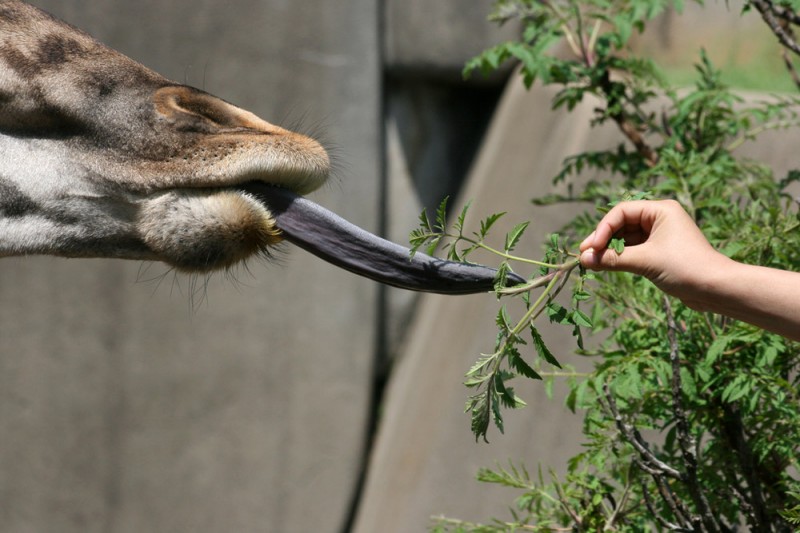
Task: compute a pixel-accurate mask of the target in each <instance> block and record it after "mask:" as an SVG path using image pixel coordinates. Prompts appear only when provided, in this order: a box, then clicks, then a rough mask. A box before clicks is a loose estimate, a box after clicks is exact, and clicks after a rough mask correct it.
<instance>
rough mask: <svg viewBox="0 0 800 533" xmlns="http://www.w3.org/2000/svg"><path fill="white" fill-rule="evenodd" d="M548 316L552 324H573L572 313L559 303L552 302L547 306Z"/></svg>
mask: <svg viewBox="0 0 800 533" xmlns="http://www.w3.org/2000/svg"><path fill="white" fill-rule="evenodd" d="M547 316H548V317H549V318H550V322H553V323H555V324H562V325H569V324H572V321H571V318H570V313H569V312H568V311H567V309H566V308H565V307H564V306H563V305H561V304H559V303H557V302H550V303H549V304H547Z"/></svg>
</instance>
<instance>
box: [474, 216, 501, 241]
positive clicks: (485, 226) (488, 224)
mask: <svg viewBox="0 0 800 533" xmlns="http://www.w3.org/2000/svg"><path fill="white" fill-rule="evenodd" d="M503 215H505V213H495V214H493V215H489V216H488V217H486V218H485V219H483V220H481V230H480V234H479V237H480V238H481V239H484V238H485V237H486V235H488V234H489V230H490V229H491V228H492V226H494V224H495V222H497V221H498V220H500V218H501V217H502V216H503Z"/></svg>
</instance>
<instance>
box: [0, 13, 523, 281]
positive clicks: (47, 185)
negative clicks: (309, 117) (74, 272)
mask: <svg viewBox="0 0 800 533" xmlns="http://www.w3.org/2000/svg"><path fill="white" fill-rule="evenodd" d="M329 171H330V160H329V157H328V154H327V152H326V150H325V149H324V148H323V147H322V146H321V144H320V143H319V142H317V141H316V140H314V139H312V138H310V137H308V136H305V135H302V134H299V133H295V132H292V131H288V130H286V129H284V128H281V127H280V126H277V125H274V124H271V123H269V122H267V121H265V120H263V119H261V118H259V117H257V116H256V115H254V114H253V113H250V112H248V111H246V110H243V109H241V108H239V107H236V106H235V105H233V104H231V103H228V102H226V101H224V100H222V99H219V98H217V97H215V96H212V95H210V94H208V93H206V92H204V91H201V90H199V89H196V88H192V87H189V86H187V85H182V84H178V83H175V82H172V81H170V80H168V79H166V78H164V77H162V76H160V75H159V74H157V73H155V72H153V71H151V70H149V69H148V68H146V67H144V66H143V65H141V64H139V63H137V62H135V61H134V60H132V59H130V58H128V57H126V56H124V55H123V54H120V53H119V52H116V51H114V50H112V49H110V48H108V47H106V46H105V45H103V44H101V43H99V42H98V41H96V40H95V39H93V38H92V37H91V36H89V35H88V34H86V33H85V32H83V31H81V30H79V29H77V28H75V27H73V26H71V25H69V24H67V23H65V22H62V21H60V20H58V19H56V18H55V17H53V16H51V15H49V14H48V13H46V12H44V11H42V10H40V9H38V8H35V7H33V6H31V5H29V4H26V3H24V2H22V1H21V0H0V257H7V256H19V255H33V254H46V255H55V256H63V257H86V258H89V257H107V258H120V259H135V260H146V261H161V262H164V263H166V264H168V265H170V266H171V267H173V268H175V269H176V270H179V271H183V272H210V271H214V270H219V269H226V268H229V267H231V266H232V265H235V264H238V263H240V262H242V261H244V260H246V259H248V258H250V257H252V256H255V255H264V254H267V253H268V251H269V250H270V249H271V248H272V247H273V246H275V245H278V244H279V243H280V242H281V241H283V240H288V241H289V242H292V243H294V244H296V245H299V246H300V247H302V248H304V249H306V250H308V251H310V252H311V253H314V254H316V255H318V256H320V257H321V258H323V259H324V260H326V261H329V262H331V263H333V264H334V265H337V266H339V267H342V268H345V269H348V270H350V271H352V272H354V273H356V274H359V275H363V276H367V277H369V278H372V279H374V280H377V281H380V282H383V283H387V284H390V285H395V286H399V287H402V288H407V289H411V290H419V291H430V292H442V293H451V294H459V293H472V292H481V291H487V290H491V288H492V286H493V280H494V278H495V271H494V270H493V269H489V268H486V267H482V266H480V265H464V264H460V263H451V262H448V261H443V260H439V259H434V258H431V257H429V256H426V255H424V254H415V255H414V256H413V259H410V258H409V252H408V250H407V249H406V248H404V247H402V246H399V245H396V244H394V243H391V242H388V241H385V240H383V239H380V238H378V237H376V236H374V235H372V234H370V233H368V232H366V231H364V230H361V229H360V228H357V227H355V226H353V225H352V224H349V223H348V222H346V221H345V220H343V219H342V218H340V217H338V216H337V215H335V214H333V213H331V212H330V211H327V210H326V209H324V208H323V207H321V206H319V205H317V204H315V203H314V202H311V201H310V200H308V199H306V198H304V195H306V194H308V193H310V192H312V191H314V190H316V189H317V188H319V187H320V186H321V185H322V184H323V183H325V181H326V179H327V178H328V174H329ZM523 281H524V280H522V279H521V278H519V277H518V276H516V275H513V274H512V275H511V276H510V277H509V278H508V281H507V283H508V284H516V283H521V282H523Z"/></svg>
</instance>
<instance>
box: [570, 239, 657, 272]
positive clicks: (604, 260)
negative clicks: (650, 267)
mask: <svg viewBox="0 0 800 533" xmlns="http://www.w3.org/2000/svg"><path fill="white" fill-rule="evenodd" d="M643 246H645V245H639V246H630V247H627V248H625V249H624V250H623V251H622V253H621V254H618V253H617V252H616V251H615V250H611V249H609V248H604V249H602V250H595V249H594V248H588V249H586V250H584V251H583V252H582V253H581V265H583V266H584V267H585V268H588V269H590V270H613V271H624V272H633V273H634V274H639V273H641V271H642V270H643V266H642V263H643V260H644V257H645V255H646V251H645V250H642V249H641V248H642V247H643Z"/></svg>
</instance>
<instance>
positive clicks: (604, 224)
mask: <svg viewBox="0 0 800 533" xmlns="http://www.w3.org/2000/svg"><path fill="white" fill-rule="evenodd" d="M649 207H652V202H648V201H647V200H635V201H631V202H621V203H619V204H617V205H616V206H614V207H613V208H612V209H611V210H610V211H609V212H608V213H606V215H605V216H604V217H603V218H602V219H601V220H600V222H598V224H597V227H596V229H595V230H594V231H593V232H592V233H591V234H590V235H589V236H588V237H586V239H584V240H583V242H582V243H581V245H580V251H581V252H584V251H586V250H588V249H589V248H593V249H595V250H597V251H601V250H604V249H605V248H606V247H607V246H608V243H609V242H610V241H611V238H612V237H614V236H615V235H617V234H619V236H620V237H625V238H626V240H628V241H631V240H632V241H635V243H634V244H638V243H639V242H643V241H644V240H646V237H647V235H648V233H649V231H650V229H651V228H652V221H651V220H650V217H649V216H648V208H649Z"/></svg>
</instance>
